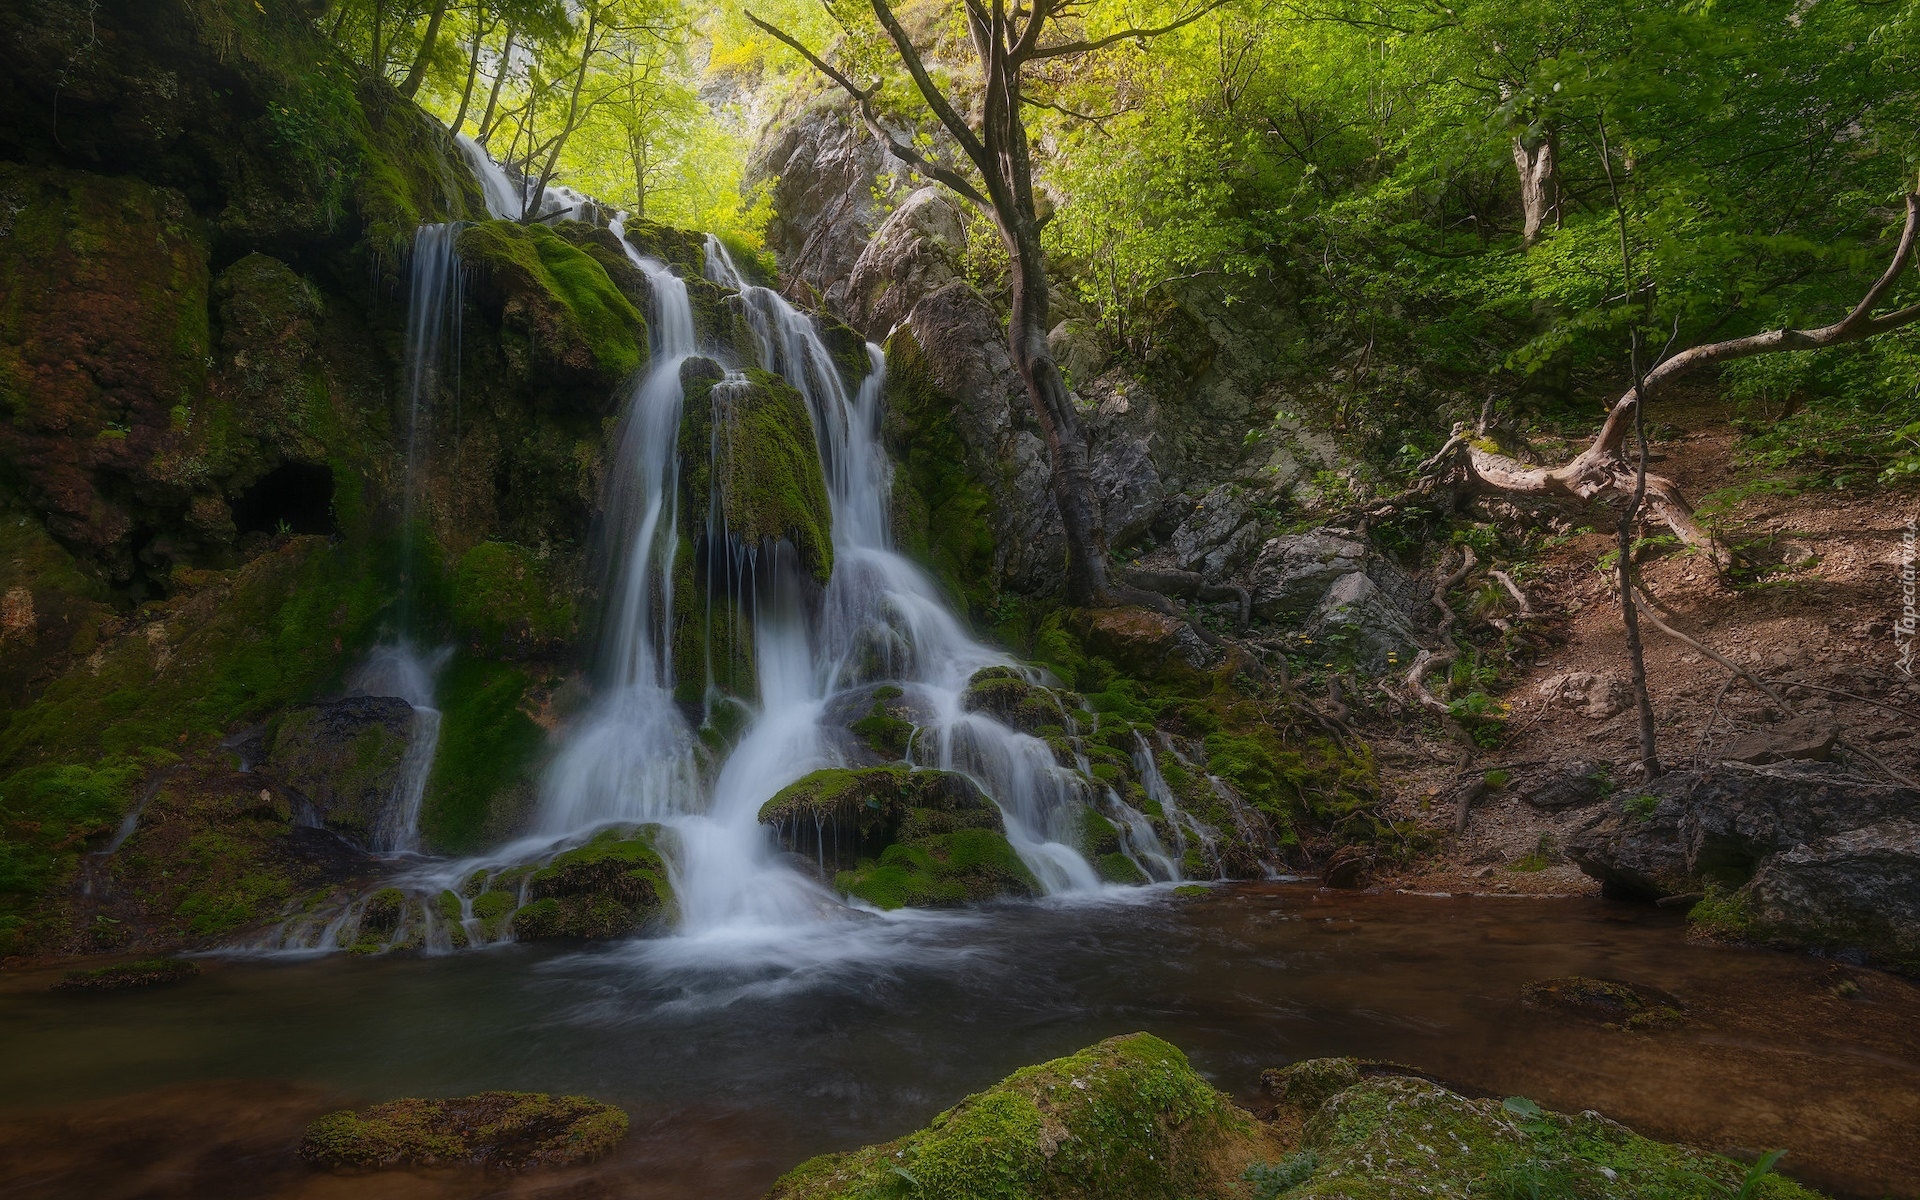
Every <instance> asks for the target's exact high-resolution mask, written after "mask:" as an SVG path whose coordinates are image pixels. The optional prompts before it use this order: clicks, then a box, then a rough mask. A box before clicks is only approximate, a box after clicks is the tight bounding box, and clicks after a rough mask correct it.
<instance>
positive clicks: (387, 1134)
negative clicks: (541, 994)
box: [300, 1092, 627, 1171]
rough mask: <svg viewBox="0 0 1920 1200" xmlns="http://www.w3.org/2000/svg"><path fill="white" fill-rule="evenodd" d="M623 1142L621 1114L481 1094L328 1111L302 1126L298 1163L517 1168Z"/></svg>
mask: <svg viewBox="0 0 1920 1200" xmlns="http://www.w3.org/2000/svg"><path fill="white" fill-rule="evenodd" d="M626 1136H627V1114H626V1113H624V1112H622V1111H621V1110H620V1109H618V1108H615V1107H614V1106H613V1105H611V1104H602V1103H601V1102H599V1101H598V1100H591V1099H588V1098H587V1097H585V1096H549V1095H547V1094H545V1093H544V1092H481V1093H479V1094H477V1095H473V1096H455V1097H452V1098H450V1099H443V1100H414V1099H406V1100H392V1101H389V1102H388V1103H386V1104H377V1105H375V1106H373V1107H372V1108H369V1109H366V1110H364V1111H361V1112H354V1111H352V1110H344V1109H343V1110H342V1111H340V1112H332V1113H328V1114H327V1115H326V1116H324V1117H321V1118H320V1119H319V1120H317V1121H315V1122H314V1123H313V1124H311V1125H309V1126H307V1130H306V1134H305V1136H303V1137H302V1138H301V1140H300V1157H302V1158H304V1159H306V1160H307V1161H308V1162H310V1163H314V1164H315V1165H317V1166H322V1167H332V1168H335V1169H336V1170H342V1169H344V1170H361V1171H379V1170H386V1169H389V1168H393V1167H444V1166H459V1165H476V1166H483V1167H490V1168H493V1169H496V1170H524V1169H526V1168H528V1167H557V1166H567V1165H570V1164H573V1163H582V1162H590V1161H592V1160H593V1159H596V1158H599V1157H600V1156H601V1155H603V1154H605V1153H607V1152H608V1151H609V1150H611V1149H613V1148H614V1147H615V1146H617V1145H619V1143H620V1141H621V1139H622V1138H624V1137H626Z"/></svg>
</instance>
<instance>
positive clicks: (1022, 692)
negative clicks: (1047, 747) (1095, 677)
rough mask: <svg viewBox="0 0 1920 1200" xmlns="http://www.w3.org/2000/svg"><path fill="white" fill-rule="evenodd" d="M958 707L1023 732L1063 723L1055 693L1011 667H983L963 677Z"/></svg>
mask: <svg viewBox="0 0 1920 1200" xmlns="http://www.w3.org/2000/svg"><path fill="white" fill-rule="evenodd" d="M960 707H961V708H963V709H965V710H966V711H967V712H981V713H986V714H987V715H988V716H990V717H993V718H994V719H995V720H997V721H999V722H1001V723H1002V724H1004V725H1011V726H1013V727H1014V728H1015V729H1018V730H1021V731H1022V732H1025V733H1032V734H1041V735H1044V733H1045V732H1047V731H1048V730H1049V727H1052V730H1054V731H1057V730H1059V729H1060V728H1061V727H1062V726H1064V725H1065V724H1066V720H1067V718H1066V715H1065V713H1064V711H1063V710H1062V708H1061V703H1060V699H1059V697H1057V696H1055V695H1054V694H1053V692H1051V691H1050V690H1048V689H1047V688H1044V687H1041V686H1040V685H1038V684H1036V683H1033V682H1031V681H1030V680H1028V679H1027V677H1026V676H1025V675H1023V674H1021V673H1020V672H1019V671H1016V670H1015V669H1013V668H1012V667H983V668H981V669H980V670H978V671H975V672H974V673H973V678H971V679H969V680H967V690H966V691H965V692H963V693H962V694H961V696H960Z"/></svg>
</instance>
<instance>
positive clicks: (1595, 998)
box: [1520, 975, 1686, 1029]
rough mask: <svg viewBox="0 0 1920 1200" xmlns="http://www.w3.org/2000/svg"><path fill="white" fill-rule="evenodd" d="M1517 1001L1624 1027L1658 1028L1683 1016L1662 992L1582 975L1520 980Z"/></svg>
mask: <svg viewBox="0 0 1920 1200" xmlns="http://www.w3.org/2000/svg"><path fill="white" fill-rule="evenodd" d="M1520 1001H1521V1003H1523V1004H1525V1005H1526V1006H1527V1007H1528V1008H1539V1009H1558V1010H1560V1011H1563V1012H1570V1013H1574V1014H1576V1015H1578V1016H1583V1017H1592V1018H1594V1019H1596V1020H1600V1021H1605V1022H1606V1023H1608V1024H1609V1025H1619V1026H1622V1027H1624V1028H1627V1029H1652V1028H1660V1027H1664V1026H1669V1025H1678V1024H1681V1023H1682V1022H1684V1021H1685V1020H1686V1016H1685V1013H1684V1011H1683V1006H1682V1005H1681V1003H1680V1002H1679V1001H1678V1000H1676V999H1674V998H1673V997H1672V996H1669V995H1667V994H1666V993H1665V992H1659V991H1655V990H1654V989H1652V988H1644V987H1640V986H1637V985H1635V984H1631V983H1620V982H1618V981H1617V980H1612V979H1590V978H1588V977H1587V976H1585V975H1563V976H1560V977H1559V978H1556V979H1536V980H1534V981H1533V982H1531V983H1527V984H1523V985H1521V988H1520Z"/></svg>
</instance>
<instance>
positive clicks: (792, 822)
mask: <svg viewBox="0 0 1920 1200" xmlns="http://www.w3.org/2000/svg"><path fill="white" fill-rule="evenodd" d="M760 822H761V824H763V825H771V826H772V827H773V828H774V830H775V832H776V833H777V834H778V836H779V838H780V842H781V844H782V845H784V846H785V847H786V848H787V849H788V850H791V851H792V852H794V853H795V854H798V855H800V856H801V857H802V858H805V859H807V860H808V861H811V862H818V863H821V864H823V865H824V866H826V867H827V868H828V869H829V870H840V869H850V868H852V867H854V866H856V865H857V864H858V863H859V862H860V860H861V859H863V858H868V859H871V858H877V857H879V856H881V855H882V854H883V853H884V852H885V851H886V850H887V849H888V848H889V847H890V846H892V845H894V844H895V843H896V842H902V841H906V842H919V841H922V840H924V839H929V838H936V837H939V836H940V835H942V834H950V833H954V832H957V831H959V830H963V829H971V830H987V831H991V832H993V833H995V834H998V833H1000V832H1001V821H1000V810H999V809H997V808H995V807H994V806H993V802H992V801H990V800H988V799H987V798H986V796H984V795H982V794H981V792H980V789H979V788H978V787H976V786H975V785H974V783H973V781H972V780H970V779H968V778H967V777H966V776H964V775H957V774H955V773H953V772H951V771H916V770H913V769H911V768H909V767H904V766H900V767H866V768H851V769H850V768H844V767H830V768H827V769H825V770H821V771H815V772H813V773H812V774H811V775H807V776H804V777H803V778H801V779H799V780H797V781H795V782H794V783H790V784H788V785H787V786H786V787H784V788H782V789H780V791H779V792H777V793H775V795H774V797H773V799H771V800H769V801H767V802H766V804H764V805H762V806H761V808H760Z"/></svg>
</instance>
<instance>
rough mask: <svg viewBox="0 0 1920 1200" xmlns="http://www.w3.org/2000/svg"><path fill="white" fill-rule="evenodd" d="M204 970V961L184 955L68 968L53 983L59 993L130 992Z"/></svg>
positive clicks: (184, 978) (178, 980) (193, 974)
mask: <svg viewBox="0 0 1920 1200" xmlns="http://www.w3.org/2000/svg"><path fill="white" fill-rule="evenodd" d="M199 973H200V964H198V963H196V962H191V961H189V960H187V959H184V958H143V959H140V960H139V961H137V962H129V963H116V964H115V965H113V966H111V967H94V968H93V969H92V970H87V971H68V972H67V973H66V975H65V976H63V977H62V978H61V980H60V982H58V983H56V984H54V985H53V990H54V991H56V992H126V991H132V990H134V989H136V988H151V987H162V986H165V985H166V984H169V983H180V982H181V981H183V980H187V979H192V978H193V977H194V976H195V975H198V974H199Z"/></svg>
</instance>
